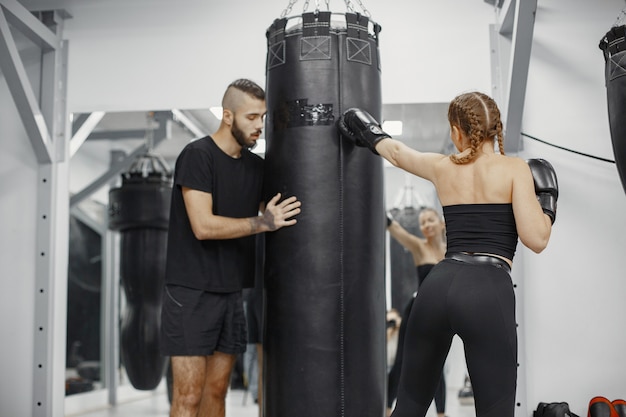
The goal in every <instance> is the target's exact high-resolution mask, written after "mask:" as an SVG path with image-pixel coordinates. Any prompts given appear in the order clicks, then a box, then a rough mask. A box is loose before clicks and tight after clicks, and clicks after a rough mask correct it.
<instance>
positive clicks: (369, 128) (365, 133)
mask: <svg viewBox="0 0 626 417" xmlns="http://www.w3.org/2000/svg"><path fill="white" fill-rule="evenodd" d="M337 129H339V132H340V133H341V134H342V135H343V136H345V137H347V138H348V139H350V140H353V141H354V142H355V143H356V145H357V146H363V147H368V148H370V150H371V151H372V152H374V153H375V154H376V155H378V152H376V144H377V143H378V142H380V141H381V140H383V139H387V138H391V136H389V135H388V134H387V133H385V132H383V130H382V129H381V128H380V124H379V123H378V122H377V121H376V119H374V118H373V117H372V116H371V115H370V114H369V113H368V112H366V111H365V110H361V109H358V108H351V109H348V110H346V111H345V112H343V114H342V115H341V117H340V118H339V120H338V121H337Z"/></svg>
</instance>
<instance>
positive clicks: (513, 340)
mask: <svg viewBox="0 0 626 417" xmlns="http://www.w3.org/2000/svg"><path fill="white" fill-rule="evenodd" d="M455 334H457V335H459V337H460V338H461V340H462V341H463V345H464V348H465V359H466V362H467V369H468V371H469V376H470V379H471V381H472V389H473V390H474V403H475V407H476V417H513V415H514V409H515V389H516V381H517V333H516V323H515V295H514V292H513V285H512V282H511V277H510V276H509V274H508V272H506V271H505V270H503V269H500V268H496V267H495V266H492V265H473V264H467V263H463V262H460V261H456V260H452V259H444V260H443V261H441V262H440V263H439V264H438V265H437V266H435V267H434V268H433V270H432V271H431V272H430V273H429V274H428V277H427V278H426V279H425V280H424V283H423V284H422V286H421V287H420V290H419V292H418V294H417V297H416V299H415V302H414V304H413V308H412V309H411V314H410V315H409V317H408V324H407V330H406V334H405V340H404V358H403V361H402V371H401V375H400V386H399V389H398V398H397V402H396V408H395V410H394V412H393V414H392V417H423V416H425V415H426V412H427V411H428V407H429V406H430V403H431V401H432V399H433V396H434V394H435V390H436V389H437V384H438V383H439V380H440V378H441V371H442V369H443V365H444V362H445V360H446V357H447V356H448V351H449V350H450V345H451V343H452V337H453V336H454V335H455Z"/></svg>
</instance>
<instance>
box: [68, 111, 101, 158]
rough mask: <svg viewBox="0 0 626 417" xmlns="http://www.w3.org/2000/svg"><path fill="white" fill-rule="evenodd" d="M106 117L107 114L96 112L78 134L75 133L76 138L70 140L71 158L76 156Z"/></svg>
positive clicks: (88, 118)
mask: <svg viewBox="0 0 626 417" xmlns="http://www.w3.org/2000/svg"><path fill="white" fill-rule="evenodd" d="M104 115H105V112H103V111H95V112H93V113H91V114H89V116H88V117H87V119H86V120H85V121H84V122H83V124H82V125H80V127H79V128H78V130H77V131H76V133H74V136H72V139H70V158H71V157H72V156H74V154H75V153H76V152H77V151H78V149H79V148H80V147H81V146H82V144H83V143H85V141H86V140H87V138H88V137H89V135H90V134H91V132H93V130H94V129H95V128H96V126H98V123H100V120H102V118H103V117H104Z"/></svg>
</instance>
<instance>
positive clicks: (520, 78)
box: [490, 0, 537, 153]
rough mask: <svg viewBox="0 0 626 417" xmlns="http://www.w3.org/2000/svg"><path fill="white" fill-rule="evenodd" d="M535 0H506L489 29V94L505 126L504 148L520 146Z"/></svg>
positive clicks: (510, 150)
mask: <svg viewBox="0 0 626 417" xmlns="http://www.w3.org/2000/svg"><path fill="white" fill-rule="evenodd" d="M536 11H537V0H507V1H505V2H504V4H503V6H502V9H500V10H499V12H498V18H499V19H498V20H499V21H498V23H497V24H496V25H493V26H492V27H491V28H490V42H491V60H492V61H491V69H492V85H493V91H492V94H493V96H494V98H496V100H497V101H498V103H499V105H500V110H501V111H502V116H503V118H504V120H503V122H504V127H505V129H506V132H505V136H506V140H505V150H506V151H507V152H511V153H517V152H518V151H519V150H520V147H521V131H522V116H523V112H524V100H525V97H526V84H527V81H528V66H529V63H530V52H531V47H532V39H533V30H534V26H535V13H536Z"/></svg>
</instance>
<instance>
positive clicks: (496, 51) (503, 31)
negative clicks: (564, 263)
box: [489, 0, 537, 417]
mask: <svg viewBox="0 0 626 417" xmlns="http://www.w3.org/2000/svg"><path fill="white" fill-rule="evenodd" d="M495 9H496V24H493V25H490V27H489V37H490V47H491V80H492V96H493V97H494V99H495V100H496V102H497V103H498V105H499V107H500V111H501V113H502V119H503V123H504V127H505V129H506V130H505V138H506V140H505V142H504V144H505V146H504V149H505V152H507V153H512V154H515V153H518V152H519V151H520V150H521V149H522V118H523V114H524V100H525V97H526V84H527V82H528V69H529V65H530V54H531V48H532V42H533V31H534V27H535V14H536V11H537V0H504V1H503V2H502V5H501V7H498V6H495ZM517 258H519V259H517V261H516V262H515V265H516V267H515V269H514V270H513V273H512V280H513V286H514V288H515V297H516V317H517V338H518V370H517V394H516V407H515V415H516V416H520V417H521V416H528V413H529V411H528V410H529V407H528V403H527V398H528V397H527V388H526V387H527V381H526V366H527V365H526V349H525V339H526V338H525V327H524V324H525V323H524V321H523V317H524V287H523V279H521V278H522V277H523V276H524V272H523V265H524V262H523V253H522V252H520V253H518V254H517ZM531 410H532V407H531Z"/></svg>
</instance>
